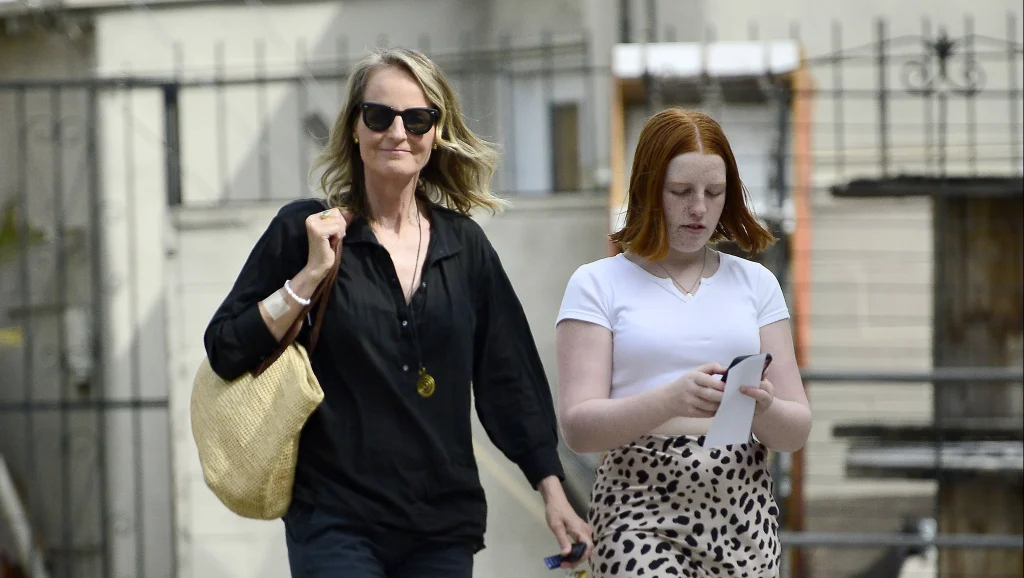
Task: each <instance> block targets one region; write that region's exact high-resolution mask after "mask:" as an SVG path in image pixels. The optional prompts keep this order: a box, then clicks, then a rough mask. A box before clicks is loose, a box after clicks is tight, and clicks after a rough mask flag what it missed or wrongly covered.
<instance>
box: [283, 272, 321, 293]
mask: <svg viewBox="0 0 1024 578" xmlns="http://www.w3.org/2000/svg"><path fill="white" fill-rule="evenodd" d="M324 277H325V275H324V274H320V273H319V272H318V271H315V270H313V269H311V268H310V267H309V265H306V267H304V268H303V269H302V270H301V271H299V272H298V273H296V274H295V276H294V277H292V278H291V279H290V280H289V282H288V286H289V288H291V290H292V292H293V293H295V295H297V296H298V297H300V298H302V299H310V298H312V296H313V293H314V292H315V291H316V287H317V285H319V284H320V281H321V280H322V279H323V278H324Z"/></svg>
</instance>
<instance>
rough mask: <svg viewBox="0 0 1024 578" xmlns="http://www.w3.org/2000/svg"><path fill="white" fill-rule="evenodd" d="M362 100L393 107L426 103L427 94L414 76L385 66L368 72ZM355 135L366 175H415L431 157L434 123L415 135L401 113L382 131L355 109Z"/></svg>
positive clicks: (388, 177)
mask: <svg viewBox="0 0 1024 578" xmlns="http://www.w3.org/2000/svg"><path fill="white" fill-rule="evenodd" d="M362 101H363V102H372V103H377V104H383V105H386V106H390V107H391V108H393V109H395V110H396V111H399V112H401V111H403V110H405V109H408V108H420V107H429V106H430V103H429V102H427V97H426V95H425V94H423V90H422V89H421V88H420V86H419V84H417V82H416V80H415V78H413V76H412V75H411V74H409V73H408V72H407V71H405V70H404V69H401V68H397V67H393V66H391V67H387V68H382V69H380V70H377V71H376V72H374V73H373V74H371V76H370V79H369V81H368V82H367V85H366V90H365V91H364V93H363V100H362ZM357 114H358V116H359V118H358V120H357V121H356V129H355V135H354V136H355V137H356V138H358V139H359V156H360V157H361V158H362V159H363V166H364V167H365V170H366V177H367V178H368V179H371V180H372V179H395V178H399V179H408V178H411V177H412V178H415V177H416V175H418V174H419V172H420V170H422V169H423V167H425V166H426V164H427V161H428V160H430V151H431V147H433V145H434V136H435V131H436V130H437V129H436V127H433V126H432V127H431V128H430V130H429V131H427V132H426V133H425V134H422V135H417V134H413V133H411V132H409V131H408V130H406V127H405V125H404V123H403V121H402V117H401V116H395V119H394V120H393V121H392V122H391V126H389V127H388V128H387V129H385V130H384V131H383V132H377V131H374V130H371V129H370V128H369V127H367V126H366V123H365V122H364V121H363V115H362V111H361V110H360V111H358V112H357Z"/></svg>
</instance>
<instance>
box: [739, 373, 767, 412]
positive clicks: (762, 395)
mask: <svg viewBox="0 0 1024 578" xmlns="http://www.w3.org/2000/svg"><path fill="white" fill-rule="evenodd" d="M740 393H742V394H743V395H745V396H747V397H752V398H754V401H755V402H757V404H756V405H755V406H754V415H761V414H762V413H764V412H765V411H767V409H768V408H769V407H771V406H772V402H773V401H775V386H774V385H772V382H770V381H768V380H767V379H762V380H761V385H760V386H759V387H749V386H746V387H741V388H740Z"/></svg>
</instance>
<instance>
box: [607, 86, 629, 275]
mask: <svg viewBox="0 0 1024 578" xmlns="http://www.w3.org/2000/svg"><path fill="white" fill-rule="evenodd" d="M611 83H612V85H611V92H612V94H611V99H610V102H609V107H608V108H609V109H610V110H609V114H610V121H609V123H608V133H609V134H608V141H609V145H608V157H609V161H608V168H609V169H610V170H611V181H610V183H611V184H610V186H609V188H608V228H609V233H610V232H612V231H611V228H612V227H613V226H614V224H615V215H617V214H618V213H619V211H622V210H625V201H626V106H625V101H626V98H625V94H624V92H625V90H626V89H627V87H626V85H625V84H624V83H623V81H621V80H619V79H617V78H614V77H613V78H612V81H611ZM618 252H619V250H618V248H616V247H615V245H614V244H613V243H612V242H611V241H608V255H609V256H611V255H615V254H617V253H618Z"/></svg>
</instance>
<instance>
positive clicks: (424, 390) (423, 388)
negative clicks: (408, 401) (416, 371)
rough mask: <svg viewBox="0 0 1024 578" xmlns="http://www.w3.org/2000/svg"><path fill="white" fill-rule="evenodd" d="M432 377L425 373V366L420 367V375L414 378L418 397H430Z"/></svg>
mask: <svg viewBox="0 0 1024 578" xmlns="http://www.w3.org/2000/svg"><path fill="white" fill-rule="evenodd" d="M434 385H435V384H434V378H433V377H431V376H430V374H429V373H427V369H426V368H425V367H421V368H420V376H419V378H418V379H417V380H416V393H418V394H420V397H430V396H432V395H434Z"/></svg>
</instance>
